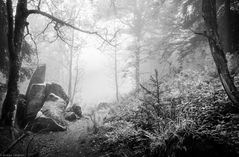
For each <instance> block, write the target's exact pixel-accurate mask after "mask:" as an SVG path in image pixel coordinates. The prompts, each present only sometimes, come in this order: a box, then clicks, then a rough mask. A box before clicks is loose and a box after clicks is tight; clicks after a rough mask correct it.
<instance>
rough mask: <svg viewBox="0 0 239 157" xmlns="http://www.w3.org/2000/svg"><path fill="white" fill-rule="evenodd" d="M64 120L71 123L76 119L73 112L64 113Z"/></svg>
mask: <svg viewBox="0 0 239 157" xmlns="http://www.w3.org/2000/svg"><path fill="white" fill-rule="evenodd" d="M65 119H66V120H68V121H70V122H72V121H75V120H76V119H77V116H76V114H75V113H74V112H66V113H65Z"/></svg>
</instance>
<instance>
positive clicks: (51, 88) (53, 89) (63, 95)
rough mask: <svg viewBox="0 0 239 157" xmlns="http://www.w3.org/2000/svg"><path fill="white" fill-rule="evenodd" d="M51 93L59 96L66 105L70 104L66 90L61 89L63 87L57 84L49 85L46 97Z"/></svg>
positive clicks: (47, 85)
mask: <svg viewBox="0 0 239 157" xmlns="http://www.w3.org/2000/svg"><path fill="white" fill-rule="evenodd" d="M50 93H53V94H55V95H57V96H59V97H60V98H62V99H63V100H64V101H65V102H66V104H68V103H69V97H68V96H67V94H66V93H65V91H64V89H63V88H62V87H61V85H59V84H57V83H54V82H52V83H47V84H46V96H48V95H49V94H50Z"/></svg>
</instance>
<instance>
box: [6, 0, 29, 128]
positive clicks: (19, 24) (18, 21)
mask: <svg viewBox="0 0 239 157" xmlns="http://www.w3.org/2000/svg"><path fill="white" fill-rule="evenodd" d="M6 4H7V13H8V28H9V29H8V49H9V77H8V84H7V87H8V90H7V95H6V98H5V100H4V103H3V109H2V112H3V114H2V121H3V123H4V124H5V125H6V126H13V123H14V111H15V107H16V105H17V103H18V94H19V91H18V80H19V70H20V67H21V61H20V52H21V47H22V40H23V37H24V30H25V26H26V19H27V14H26V12H27V0H19V1H18V3H17V10H16V16H15V27H14V22H13V9H12V1H11V0H7V2H6Z"/></svg>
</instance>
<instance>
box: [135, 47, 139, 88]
mask: <svg viewBox="0 0 239 157" xmlns="http://www.w3.org/2000/svg"><path fill="white" fill-rule="evenodd" d="M135 83H136V91H138V90H139V87H140V48H139V47H137V50H136V52H135Z"/></svg>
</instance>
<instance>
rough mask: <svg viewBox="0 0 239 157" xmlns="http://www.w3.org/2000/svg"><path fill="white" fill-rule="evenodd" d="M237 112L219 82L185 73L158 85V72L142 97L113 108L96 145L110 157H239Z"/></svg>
mask: <svg viewBox="0 0 239 157" xmlns="http://www.w3.org/2000/svg"><path fill="white" fill-rule="evenodd" d="M236 112H237V111H236V110H235V109H233V108H232V105H231V103H230V102H229V101H228V99H227V97H226V95H225V93H224V91H223V88H222V87H221V85H220V82H219V80H217V79H215V78H208V77H206V76H204V75H203V74H200V73H197V72H194V71H183V72H181V73H180V74H178V75H177V76H176V78H175V79H173V80H171V81H159V78H158V74H157V71H156V72H155V76H152V77H151V80H150V81H149V82H148V83H145V84H144V85H142V90H141V91H140V92H139V93H137V94H135V93H134V94H132V95H129V96H128V97H126V98H125V99H123V100H121V101H120V102H119V103H115V104H114V107H113V112H112V114H111V116H110V118H109V119H107V120H106V121H105V124H104V125H103V126H102V127H101V128H100V129H99V130H100V131H99V132H98V134H97V135H95V138H94V140H93V141H98V142H95V144H96V146H97V143H100V145H98V149H99V150H100V151H104V152H106V154H108V156H162V157H163V156H165V157H166V156H167V157H174V156H177V157H179V156H180V157H181V156H195V155H196V156H206V155H207V156H235V152H236V149H235V148H236V147H237V148H239V147H238V146H239V140H238V139H239V135H238V133H237V132H238V129H239V116H238V114H237V113H236ZM102 142H103V143H104V144H102ZM222 148H228V149H226V150H225V149H222ZM237 151H238V150H237Z"/></svg>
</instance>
